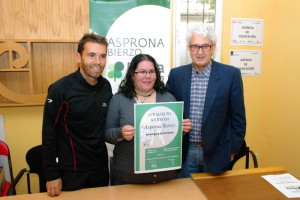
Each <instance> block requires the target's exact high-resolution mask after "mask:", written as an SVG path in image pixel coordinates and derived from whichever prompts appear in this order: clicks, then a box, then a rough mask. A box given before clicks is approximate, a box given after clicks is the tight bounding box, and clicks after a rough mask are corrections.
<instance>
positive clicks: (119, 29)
mask: <svg viewBox="0 0 300 200" xmlns="http://www.w3.org/2000/svg"><path fill="white" fill-rule="evenodd" d="M171 27H172V24H171V11H170V1H169V0H126V1H124V0H111V1H107V0H90V31H91V32H95V33H96V34H98V35H102V36H105V37H106V38H107V40H108V52H107V56H108V57H107V64H106V67H105V70H104V72H103V76H104V77H105V78H107V79H108V80H109V82H110V83H111V85H112V89H113V93H115V92H116V91H117V89H118V87H119V84H120V82H121V80H122V79H123V77H124V76H125V73H126V71H127V68H128V66H129V64H130V61H131V59H132V58H133V57H134V56H135V55H137V54H140V53H144V54H150V55H151V56H152V57H154V58H155V60H156V61H157V63H158V65H159V69H160V72H161V76H162V79H163V80H164V82H166V81H167V78H168V74H169V72H170V67H171V40H172V37H171Z"/></svg>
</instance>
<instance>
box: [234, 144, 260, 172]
mask: <svg viewBox="0 0 300 200" xmlns="http://www.w3.org/2000/svg"><path fill="white" fill-rule="evenodd" d="M250 155H251V157H252V160H253V167H254V168H258V162H257V158H256V155H255V153H254V152H253V151H252V150H250V147H247V144H246V141H245V140H244V142H243V144H242V146H241V148H240V151H239V153H238V155H236V156H235V158H234V159H233V161H231V163H230V167H229V169H230V170H232V168H233V166H234V164H235V163H236V162H237V161H238V160H239V159H240V158H242V157H244V156H246V163H245V168H246V169H249V160H250Z"/></svg>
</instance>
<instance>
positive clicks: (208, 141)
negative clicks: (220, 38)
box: [167, 25, 246, 178]
mask: <svg viewBox="0 0 300 200" xmlns="http://www.w3.org/2000/svg"><path fill="white" fill-rule="evenodd" d="M216 40H217V39H216V35H215V33H214V31H213V29H212V28H211V27H210V26H203V25H197V26H194V27H192V28H191V29H189V31H188V33H187V44H188V49H189V53H190V56H191V59H192V63H191V64H188V65H184V66H180V67H176V68H173V69H172V70H171V72H170V74H169V78H168V81H167V88H168V90H169V92H171V93H172V94H173V95H174V96H175V98H176V99H177V100H178V101H184V119H187V118H189V119H191V121H192V129H191V131H190V132H189V133H187V134H185V135H184V137H183V165H182V169H181V170H180V171H179V174H178V177H179V178H183V177H189V176H190V174H193V173H201V172H214V173H221V172H224V171H226V170H228V169H229V166H230V162H231V161H232V160H233V159H234V156H235V155H237V154H238V152H239V149H240V147H241V145H242V143H243V141H244V137H245V132H246V117H245V105H244V95H243V82H242V77H241V72H240V70H239V69H237V68H235V67H233V66H229V65H224V64H221V63H218V62H216V61H214V60H213V59H212V55H213V53H214V50H215V48H216Z"/></svg>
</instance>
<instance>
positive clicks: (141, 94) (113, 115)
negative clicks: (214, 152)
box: [105, 54, 192, 185]
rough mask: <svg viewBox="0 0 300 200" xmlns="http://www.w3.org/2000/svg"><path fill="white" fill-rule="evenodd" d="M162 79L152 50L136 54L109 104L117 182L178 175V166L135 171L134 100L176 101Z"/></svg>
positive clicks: (186, 121)
mask: <svg viewBox="0 0 300 200" xmlns="http://www.w3.org/2000/svg"><path fill="white" fill-rule="evenodd" d="M175 101H176V99H175V98H174V97H173V96H172V94H170V93H169V92H167V90H166V88H165V84H164V83H163V82H162V81H161V78H160V72H159V69H158V65H157V63H156V61H155V59H154V58H153V57H152V56H150V55H148V54H138V55H136V56H135V57H134V58H133V59H132V61H131V63H130V66H129V68H128V70H127V73H126V76H125V77H124V79H123V80H122V82H121V83H120V86H119V90H118V93H116V94H115V95H114V96H113V97H112V99H111V101H110V104H109V108H108V112H107V113H108V114H107V121H106V132H105V137H106V141H107V142H108V143H111V144H115V147H114V151H113V154H114V156H113V173H112V182H113V185H122V184H147V183H158V182H162V181H166V180H170V179H173V178H176V170H171V171H162V172H153V173H143V174H135V173H134V140H133V138H134V134H135V128H134V104H135V103H155V102H175ZM182 128H183V132H184V133H188V132H189V131H190V129H191V128H192V124H191V121H190V120H189V119H184V120H183V124H182Z"/></svg>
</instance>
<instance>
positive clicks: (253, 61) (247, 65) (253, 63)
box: [230, 50, 262, 76]
mask: <svg viewBox="0 0 300 200" xmlns="http://www.w3.org/2000/svg"><path fill="white" fill-rule="evenodd" d="M261 57H262V52H261V51H260V50H253V51H251V50H231V51H230V64H231V65H232V66H235V67H237V68H239V69H240V70H241V73H242V75H243V76H259V75H261Z"/></svg>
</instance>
